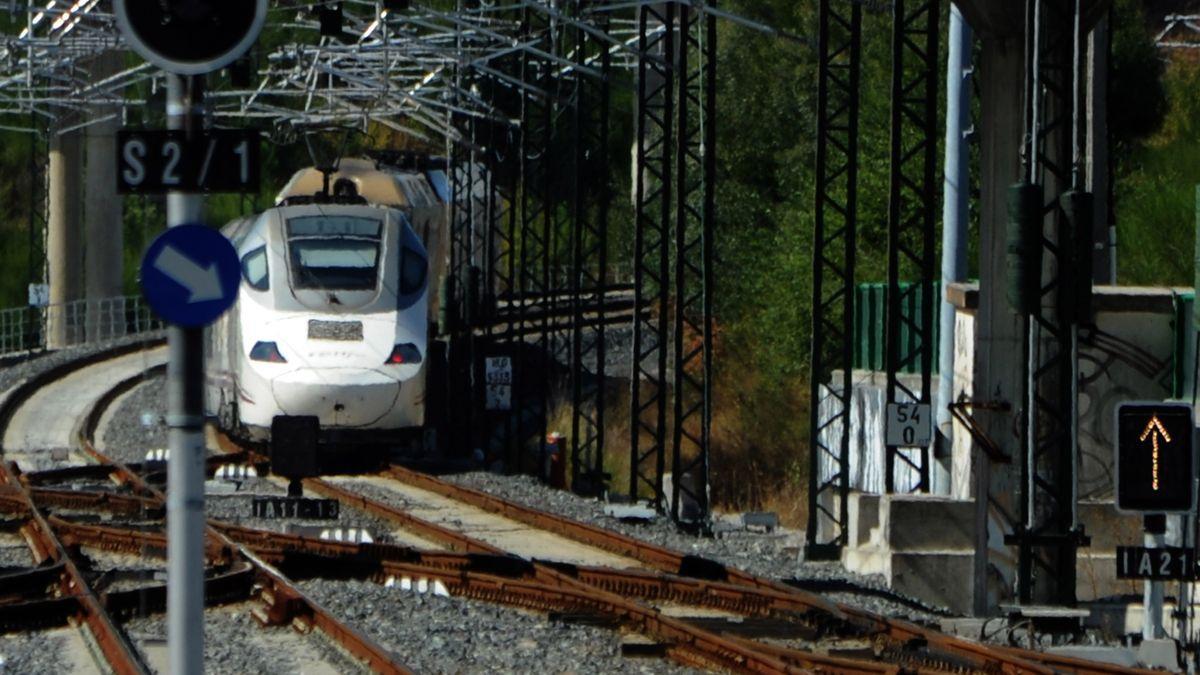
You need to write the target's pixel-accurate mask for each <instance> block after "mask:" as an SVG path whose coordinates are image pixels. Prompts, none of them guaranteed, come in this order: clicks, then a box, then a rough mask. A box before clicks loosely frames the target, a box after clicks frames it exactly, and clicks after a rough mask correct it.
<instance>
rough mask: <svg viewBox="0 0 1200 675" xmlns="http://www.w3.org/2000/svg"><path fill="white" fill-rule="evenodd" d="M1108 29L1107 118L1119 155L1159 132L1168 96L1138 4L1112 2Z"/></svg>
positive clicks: (1133, 1) (1158, 58)
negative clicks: (1110, 61) (1109, 31)
mask: <svg viewBox="0 0 1200 675" xmlns="http://www.w3.org/2000/svg"><path fill="white" fill-rule="evenodd" d="M1111 25H1112V26H1113V31H1112V66H1111V71H1110V79H1109V92H1110V98H1109V105H1108V114H1109V125H1110V127H1111V134H1112V140H1113V142H1114V144H1115V146H1116V148H1117V149H1118V151H1120V149H1123V148H1127V147H1129V146H1130V145H1131V144H1133V143H1136V142H1137V141H1139V140H1141V139H1144V138H1146V137H1147V136H1149V135H1151V134H1153V133H1154V132H1156V131H1158V129H1159V127H1160V126H1161V125H1162V123H1163V119H1164V117H1165V116H1166V114H1167V92H1166V89H1165V88H1164V84H1163V73H1164V69H1165V65H1164V62H1163V60H1162V58H1161V56H1160V55H1159V53H1158V49H1157V48H1156V47H1155V46H1154V40H1153V39H1151V36H1150V34H1149V32H1148V31H1147V30H1146V24H1145V19H1144V17H1143V16H1142V8H1141V6H1140V3H1139V2H1137V1H1136V0H1117V1H1116V2H1114V3H1113V8H1112V20H1111ZM1176 93H1177V92H1176ZM1172 98H1173V99H1174V97H1172Z"/></svg>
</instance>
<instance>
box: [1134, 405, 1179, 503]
mask: <svg viewBox="0 0 1200 675" xmlns="http://www.w3.org/2000/svg"><path fill="white" fill-rule="evenodd" d="M1160 434H1161V435H1162V437H1163V440H1164V441H1166V442H1167V443H1170V442H1171V434H1168V433H1167V428H1166V427H1164V426H1163V423H1162V422H1159V421H1158V415H1153V416H1151V417H1150V421H1149V422H1147V423H1146V428H1145V429H1143V430H1142V435H1141V436H1138V440H1139V441H1144V440H1146V437H1147V436H1149V437H1150V441H1151V444H1152V446H1153V450H1152V451H1151V453H1150V461H1151V462H1153V464H1152V466H1151V469H1150V487H1152V488H1154V489H1155V490H1158V437H1159V435H1160Z"/></svg>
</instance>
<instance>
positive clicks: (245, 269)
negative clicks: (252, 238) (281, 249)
mask: <svg viewBox="0 0 1200 675" xmlns="http://www.w3.org/2000/svg"><path fill="white" fill-rule="evenodd" d="M242 277H243V278H244V279H245V280H246V284H247V285H248V286H250V288H253V289H254V290H256V291H265V290H267V289H268V288H270V285H271V282H270V277H269V276H268V275H267V248H266V247H265V246H259V247H258V248H256V249H254V250H253V251H250V252H249V253H247V254H246V255H245V256H244V257H243V258H242Z"/></svg>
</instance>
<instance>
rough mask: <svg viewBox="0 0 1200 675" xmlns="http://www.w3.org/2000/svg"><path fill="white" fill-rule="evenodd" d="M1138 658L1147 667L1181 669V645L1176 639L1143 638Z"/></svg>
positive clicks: (1139, 646)
mask: <svg viewBox="0 0 1200 675" xmlns="http://www.w3.org/2000/svg"><path fill="white" fill-rule="evenodd" d="M1137 660H1138V663H1140V664H1142V665H1143V666H1145V667H1146V668H1162V669H1165V670H1171V671H1176V670H1179V645H1178V644H1177V643H1176V642H1175V641H1174V640H1142V644H1140V645H1138V654H1137Z"/></svg>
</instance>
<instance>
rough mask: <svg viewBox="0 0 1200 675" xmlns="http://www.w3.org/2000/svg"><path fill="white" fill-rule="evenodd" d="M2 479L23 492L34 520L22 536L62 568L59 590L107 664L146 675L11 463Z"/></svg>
mask: <svg viewBox="0 0 1200 675" xmlns="http://www.w3.org/2000/svg"><path fill="white" fill-rule="evenodd" d="M0 478H2V479H3V481H4V483H5V484H6V485H8V486H10V487H14V488H16V489H17V490H19V493H20V494H21V496H22V497H23V499H24V501H25V504H26V507H27V509H28V511H29V515H30V520H29V522H28V524H27V526H26V527H24V528H22V534H23V535H24V536H25V539H26V541H27V542H28V543H29V548H30V550H32V551H33V552H34V556H35V558H37V560H38V562H39V563H41V562H44V561H45V560H53V561H55V562H56V563H60V564H61V565H62V575H61V576H60V577H59V579H60V581H59V588H60V590H61V592H62V594H63V595H64V596H69V597H72V598H74V600H75V602H76V603H77V609H78V612H77V614H76V616H78V617H79V618H80V619H81V620H82V621H83V623H84V624H86V625H87V628H88V631H89V632H91V634H92V637H93V639H94V640H95V641H96V645H97V647H99V649H100V652H101V654H103V655H104V660H105V661H106V662H107V663H108V665H109V666H110V667H111V668H112V670H113V672H115V673H117V674H118V675H145V674H146V673H149V672H150V671H149V669H148V668H147V667H146V664H145V663H144V662H143V661H142V658H141V656H140V655H139V654H138V652H137V650H136V649H135V648H134V647H133V645H132V644H131V643H130V642H129V639H128V637H127V636H126V635H125V634H124V633H123V632H121V630H120V629H119V628H117V626H116V624H115V623H114V622H113V620H112V617H111V616H109V614H108V612H107V611H105V609H104V607H103V606H102V605H101V604H100V601H99V600H98V599H97V598H96V594H95V592H94V591H93V590H92V588H91V586H90V585H89V584H88V582H87V579H85V578H84V576H83V575H82V574H81V573H80V572H79V568H78V567H77V566H76V565H75V562H74V561H73V560H72V559H71V556H70V555H68V553H67V550H66V548H65V547H64V546H63V544H62V542H61V541H60V540H59V539H58V537H57V536H56V535H55V533H54V529H53V528H52V527H51V526H50V524H49V523H48V522H46V518H45V516H44V515H43V514H42V512H41V510H40V509H39V508H38V507H37V505H36V504H34V502H33V497H32V496H30V494H29V491H28V490H26V489H25V488H24V487H22V486H21V483H20V480H19V479H18V478H17V475H16V473H14V471H13V469H12V467H10V466H9V464H8V462H0Z"/></svg>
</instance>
